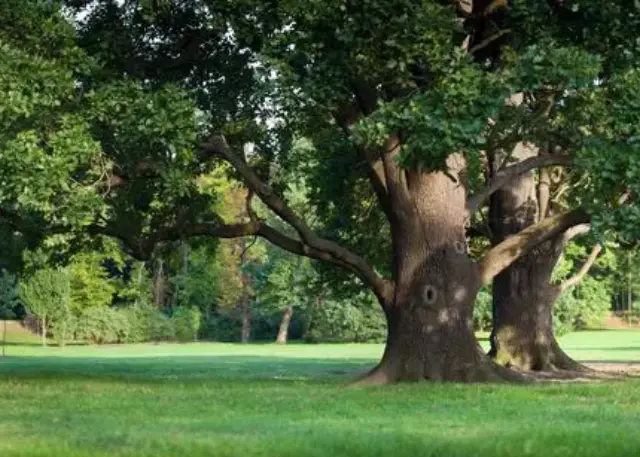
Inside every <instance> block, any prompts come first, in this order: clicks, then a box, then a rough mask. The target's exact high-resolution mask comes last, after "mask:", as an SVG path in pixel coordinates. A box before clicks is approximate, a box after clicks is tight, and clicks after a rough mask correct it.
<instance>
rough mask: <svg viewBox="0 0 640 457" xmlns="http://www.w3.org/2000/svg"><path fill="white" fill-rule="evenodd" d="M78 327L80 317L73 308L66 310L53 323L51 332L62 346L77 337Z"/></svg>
mask: <svg viewBox="0 0 640 457" xmlns="http://www.w3.org/2000/svg"><path fill="white" fill-rule="evenodd" d="M77 329H78V318H77V317H76V316H75V315H74V314H73V313H72V312H71V310H64V312H62V313H60V314H59V315H58V316H56V319H54V320H53V322H52V323H51V334H52V335H53V338H54V339H55V340H56V343H58V346H61V347H62V346H64V345H66V344H67V343H68V342H70V341H73V340H74V339H75V335H76V330H77Z"/></svg>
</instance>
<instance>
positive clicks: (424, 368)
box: [360, 156, 519, 384]
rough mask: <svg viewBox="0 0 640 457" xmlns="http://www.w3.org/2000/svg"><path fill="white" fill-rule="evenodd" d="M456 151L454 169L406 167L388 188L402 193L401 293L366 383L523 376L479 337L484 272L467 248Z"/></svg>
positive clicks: (397, 231)
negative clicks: (476, 322) (476, 324)
mask: <svg viewBox="0 0 640 457" xmlns="http://www.w3.org/2000/svg"><path fill="white" fill-rule="evenodd" d="M452 157H453V158H452V160H450V162H451V163H450V174H451V176H447V175H445V174H443V173H430V174H420V173H415V174H407V175H406V176H405V177H404V179H403V182H400V183H398V187H399V188H396V189H391V190H392V191H393V192H394V193H395V195H396V199H397V200H396V202H394V203H395V204H394V208H396V212H395V218H394V219H392V221H391V222H392V223H391V228H392V234H393V252H394V259H393V261H394V262H393V264H394V270H395V271H394V278H395V282H396V288H395V290H396V292H395V296H394V298H393V302H392V303H387V304H385V306H384V308H385V310H386V315H387V322H388V336H387V344H386V348H385V352H384V355H383V357H382V360H381V362H380V364H379V365H378V366H377V367H376V368H375V369H374V370H373V371H372V372H371V373H369V374H368V375H367V376H366V377H364V378H363V379H362V380H361V381H360V383H361V384H386V383H390V382H398V381H418V380H432V381H464V382H483V381H499V380H504V379H509V380H517V379H519V377H518V375H517V374H515V373H513V372H511V371H509V370H507V369H505V368H504V367H500V366H499V365H497V364H495V363H493V362H492V361H491V360H490V359H489V358H488V357H487V356H486V355H485V354H484V353H483V351H482V349H481V347H480V345H479V344H478V342H477V340H476V338H475V336H474V332H473V325H472V310H473V303H474V300H475V297H476V294H477V292H478V290H479V288H480V275H479V269H478V266H477V265H476V264H475V263H474V262H472V260H471V259H470V258H469V256H468V253H467V245H466V238H465V226H464V222H465V217H466V208H465V186H464V184H463V183H462V182H461V179H462V178H461V176H460V174H459V172H460V171H462V168H461V167H462V164H461V163H456V161H458V162H460V161H461V159H459V158H455V156H452ZM388 175H389V173H388ZM396 177H398V176H396ZM452 177H453V178H454V179H452ZM404 180H406V181H404ZM392 184H393V183H390V185H392ZM400 186H405V187H400ZM392 195H394V194H393V193H392Z"/></svg>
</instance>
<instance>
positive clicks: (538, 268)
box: [489, 240, 584, 371]
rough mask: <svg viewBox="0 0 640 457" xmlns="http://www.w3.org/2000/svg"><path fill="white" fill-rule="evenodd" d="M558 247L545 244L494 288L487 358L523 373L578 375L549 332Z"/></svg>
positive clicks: (502, 276)
mask: <svg viewBox="0 0 640 457" xmlns="http://www.w3.org/2000/svg"><path fill="white" fill-rule="evenodd" d="M561 249H562V242H561V241H559V240H554V241H553V242H549V243H545V244H544V245H542V246H541V247H540V248H539V249H536V250H535V251H534V252H532V253H531V254H529V255H526V256H525V257H523V258H522V259H519V260H518V261H516V262H515V263H514V264H513V265H512V266H511V267H509V268H508V269H507V270H505V271H504V272H503V273H501V274H500V275H498V276H497V277H496V279H495V280H494V284H493V305H494V308H493V312H494V315H493V321H494V327H493V331H492V332H491V350H490V352H489V355H490V356H491V357H493V358H494V359H495V360H496V362H498V363H500V364H502V365H506V366H509V367H514V368H518V369H522V370H534V371H548V370H576V371H577V370H582V369H584V367H583V366H582V365H581V364H579V363H578V362H576V361H574V360H573V359H571V358H570V357H569V356H568V355H567V354H566V353H565V352H564V351H563V350H562V349H561V348H560V345H559V344H558V342H557V340H556V338H555V335H554V333H553V306H554V304H555V301H556V299H557V298H558V296H559V294H560V288H559V287H557V286H553V285H551V284H550V281H551V273H552V271H553V267H554V265H555V263H556V262H557V260H558V256H559V252H560V251H561Z"/></svg>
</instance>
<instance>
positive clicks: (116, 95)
mask: <svg viewBox="0 0 640 457" xmlns="http://www.w3.org/2000/svg"><path fill="white" fill-rule="evenodd" d="M69 3H73V6H75V7H79V8H83V4H86V3H87V2H77V1H74V2H69ZM559 3H560V2H558V4H556V2H553V1H552V2H549V3H547V2H534V3H530V2H515V6H516V7H514V8H513V9H511V8H510V7H507V5H506V2H501V1H497V2H485V1H474V2H460V3H459V4H458V3H454V2H445V1H436V0H429V1H428V0H423V1H418V2H415V1H407V0H394V1H372V2H367V4H366V7H364V6H363V4H362V2H351V1H341V2H338V3H331V4H329V3H327V2H324V1H311V2H305V3H304V4H301V3H299V2H288V1H283V2H258V1H252V0H246V1H242V2H238V1H228V2H225V1H222V2H208V1H205V0H201V1H192V2H162V3H156V2H144V3H143V2H141V3H138V2H135V1H132V2H124V3H122V4H119V3H116V2H112V1H103V2H97V3H96V4H92V5H91V8H89V9H88V10H86V11H84V14H83V19H82V24H81V39H80V43H81V46H82V48H84V50H85V52H86V53H87V54H88V55H89V56H90V59H91V60H92V61H95V62H99V63H100V65H99V66H91V67H90V68H88V69H87V71H86V72H85V73H84V74H83V75H82V77H80V76H79V77H78V78H77V81H79V83H80V84H79V87H80V88H82V89H83V90H82V93H81V94H80V100H81V101H82V102H83V103H82V104H81V106H82V108H83V109H84V111H83V113H85V119H86V122H87V123H88V124H89V125H90V126H91V130H90V131H91V135H92V138H93V139H94V140H95V141H97V142H98V143H99V145H100V147H99V148H98V151H99V155H98V157H100V158H105V159H106V163H108V164H109V165H110V166H109V167H105V168H104V173H103V174H102V176H100V177H99V178H100V179H98V184H97V185H95V186H93V187H90V189H97V191H96V194H97V195H99V197H100V200H99V202H100V205H96V206H97V207H95V208H94V207H91V208H89V210H91V211H93V213H92V212H91V211H88V210H87V209H86V208H84V207H83V208H82V210H83V211H82V212H81V211H80V210H79V209H76V210H75V211H74V212H72V213H70V214H73V215H77V214H78V213H81V214H82V215H83V217H82V218H79V217H75V218H73V219H70V218H67V219H61V218H60V217H58V218H54V217H51V215H50V214H49V213H47V212H46V211H44V209H42V208H36V210H37V216H38V217H40V218H42V219H45V220H46V221H47V223H46V224H40V225H39V228H40V230H44V231H45V232H46V231H69V230H71V231H73V232H74V233H76V234H78V235H79V236H82V235H83V234H89V235H95V234H105V235H109V236H113V237H116V238H118V239H120V240H121V241H122V242H123V244H124V245H125V246H127V247H128V249H129V250H130V252H131V253H132V254H134V255H136V256H137V257H140V258H148V257H149V256H150V255H151V254H152V252H153V249H154V247H155V246H157V245H158V244H159V243H162V242H165V241H171V240H178V239H181V238H186V237H193V236H209V237H220V238H235V237H242V236H259V237H262V238H265V239H266V240H268V241H270V242H272V243H273V244H275V245H277V246H279V247H281V248H283V249H285V250H288V251H290V252H292V253H294V254H298V255H302V256H307V257H310V258H313V259H318V260H322V261H324V262H326V263H328V264H331V265H333V266H337V267H341V268H342V269H345V270H347V271H349V272H351V273H352V274H354V275H355V276H356V277H357V278H358V279H359V281H360V282H361V284H362V287H365V288H367V289H369V290H371V291H372V292H373V293H374V294H375V296H376V298H377V299H378V301H379V303H380V305H381V307H382V308H383V309H384V312H385V314H386V317H387V322H388V338H387V345H386V349H385V353H384V356H383V358H382V360H381V362H380V364H379V365H378V366H377V367H376V368H375V369H374V370H373V371H372V372H371V373H370V374H369V375H368V376H367V377H366V378H365V379H364V380H363V381H364V382H373V383H387V382H396V381H405V380H421V379H429V380H452V381H484V380H498V379H518V378H519V376H518V375H516V374H515V373H513V372H511V371H509V370H507V369H505V368H502V367H500V366H499V365H497V364H495V363H493V362H492V361H491V360H490V359H489V358H488V357H487V356H486V355H485V354H484V353H483V351H482V349H481V347H480V346H479V344H478V343H477V341H476V339H475V336H474V334H473V329H472V308H473V302H474V300H475V297H476V295H477V293H478V290H479V289H480V287H481V286H482V285H483V284H488V283H489V282H490V281H491V280H492V279H493V278H494V277H495V276H496V275H497V274H499V273H500V272H501V271H502V270H504V269H505V268H507V267H508V266H509V265H510V264H511V263H512V262H513V261H515V260H516V259H517V258H518V257H520V256H521V255H523V254H525V253H526V252H527V251H529V250H530V249H532V248H534V247H536V246H538V245H540V244H541V243H544V242H547V241H549V240H553V239H555V238H556V237H558V236H560V235H562V234H563V233H564V232H565V231H566V230H568V229H569V228H571V227H573V226H576V225H579V224H582V223H585V222H587V221H589V219H590V216H589V214H590V213H591V214H593V213H595V212H598V213H599V214H608V213H606V211H605V210H606V207H607V205H608V204H609V203H610V201H611V195H612V192H613V191H616V190H619V189H620V187H621V185H620V183H617V185H616V186H615V188H611V189H610V188H607V191H606V193H605V194H603V195H604V196H606V198H600V199H596V200H595V201H594V202H590V201H589V200H587V199H586V198H585V199H584V200H583V201H581V200H576V201H575V204H573V205H572V209H570V210H567V211H560V212H557V213H555V214H553V215H551V216H550V217H547V218H544V219H543V220H540V221H537V222H535V223H533V224H531V225H529V226H527V227H523V228H522V229H518V230H517V231H516V232H514V233H512V234H509V235H510V236H509V237H507V238H505V239H504V240H503V241H501V242H500V243H498V244H496V245H495V246H493V247H492V248H491V249H490V250H488V252H486V254H485V255H484V256H483V257H482V259H480V260H479V261H474V260H473V259H472V258H471V257H470V255H469V252H468V248H467V238H466V235H467V233H466V232H467V228H468V226H469V225H470V224H471V223H472V221H473V219H474V216H473V215H474V213H476V211H477V210H478V209H479V208H481V207H482V205H483V203H484V202H485V201H486V200H487V198H488V197H490V196H491V195H492V194H493V193H494V192H496V191H498V190H500V189H502V188H503V187H504V186H505V185H507V184H509V183H510V182H511V181H512V180H513V179H514V178H517V177H519V176H522V175H523V174H525V173H527V172H529V171H531V170H533V169H536V168H538V167H544V166H550V165H567V164H573V166H574V168H575V169H576V176H577V175H584V176H590V177H591V176H595V177H596V178H593V179H590V180H589V181H588V185H587V187H588V188H583V189H581V190H582V191H583V193H584V194H585V195H593V193H594V192H597V191H598V190H599V189H600V188H601V187H603V186H606V185H607V179H610V178H607V177H606V176H605V175H603V174H602V173H601V170H602V166H601V164H600V168H598V167H594V166H593V163H594V162H597V161H600V162H602V161H603V160H604V159H603V157H605V154H604V153H605V152H609V151H610V150H612V148H614V150H615V151H620V153H619V154H618V156H616V160H617V161H618V162H619V163H618V162H615V164H614V167H622V166H624V163H623V162H624V160H625V159H624V157H625V156H624V154H623V153H622V151H624V150H627V151H632V152H634V153H637V146H636V143H633V141H632V140H631V139H632V138H634V136H633V135H634V134H635V133H632V135H631V136H629V135H628V131H629V130H630V128H629V122H631V123H632V125H635V124H633V122H635V121H636V120H637V119H636V117H637V114H634V113H635V111H634V110H633V106H634V103H635V102H634V101H633V100H631V101H630V100H629V98H628V97H629V96H630V95H631V96H634V95H633V94H634V92H633V91H632V90H631V88H637V87H638V84H637V83H638V81H637V72H636V73H633V72H632V71H630V72H628V73H623V74H621V75H619V76H618V77H617V79H616V78H612V79H611V81H605V82H604V84H603V85H598V84H595V81H596V79H597V77H598V74H599V69H600V66H599V63H598V57H597V55H596V53H595V52H590V51H589V50H587V49H584V48H582V47H580V46H572V45H568V44H566V43H564V42H562V41H558V40H554V39H553V35H552V34H551V35H549V34H540V35H538V36H539V38H536V37H537V35H536V34H535V33H529V34H528V35H523V36H525V38H526V39H519V38H518V35H516V34H515V33H512V32H514V31H515V30H519V31H520V30H521V31H523V32H526V31H527V30H529V31H531V30H534V29H535V28H536V27H543V28H544V27H547V25H546V18H547V17H553V18H554V19H556V20H557V21H558V22H559V23H560V24H561V25H562V24H567V25H570V24H572V23H573V22H572V21H573V20H574V19H573V17H572V16H569V17H568V18H567V17H566V16H565V14H564V13H565V11H564V8H565V7H564V6H562V7H560V6H559ZM149 5H151V6H149ZM154 5H155V6H154ZM158 5H160V6H158ZM578 7H579V5H578ZM509 15H511V16H509ZM503 17H510V19H511V25H512V27H511V28H510V29H507V30H503V29H500V28H499V24H500V20H501V18H503ZM496 24H498V26H496ZM517 27H519V29H518V28H517ZM512 35H513V36H514V37H513V38H510V39H507V37H511V36H512ZM550 36H551V38H550ZM16 46H18V45H17V44H16ZM550 70H553V71H550ZM625 83H628V84H629V86H625ZM550 84H551V85H553V87H562V88H563V91H562V93H561V95H562V98H561V101H559V102H558V103H557V104H556V109H557V110H558V111H559V112H561V114H562V115H561V116H559V117H554V118H552V117H550V116H548V115H547V114H546V112H547V111H548V105H549V103H550V98H549V97H548V96H545V95H547V94H546V93H545V92H546V90H545V88H546V87H547V86H549V85H550ZM625 91H626V92H625ZM540 92H542V94H540ZM87 93H88V94H89V95H86V94H87ZM528 93H535V94H536V97H535V99H534V101H533V102H531V103H527V104H520V105H519V108H516V109H514V107H513V105H512V104H510V103H506V101H507V100H510V99H512V97H513V96H514V95H515V94H528ZM636 93H637V91H636ZM541 95H542V96H541ZM635 97H636V98H637V94H636V95H635ZM609 99H612V100H614V101H615V103H614V104H613V105H612V106H609V105H607V104H606V103H604V101H605V100H609ZM193 101H195V103H193ZM591 102H594V103H598V110H597V111H596V110H595V109H593V108H591V107H590V103H591ZM634 116H636V117H634ZM622 119H624V122H623V121H622ZM594 121H597V122H595V123H594ZM591 124H593V125H595V126H597V127H598V128H594V129H589V128H588V126H589V125H591ZM633 128H635V127H632V128H631V130H632V129H633ZM634 132H635V131H634ZM558 133H563V134H564V133H568V134H569V138H568V142H569V146H570V147H569V148H567V147H563V148H559V149H552V150H549V153H548V154H545V155H540V156H535V157H530V158H527V159H524V160H521V161H519V162H515V163H514V162H511V161H505V162H504V166H502V167H500V169H499V170H496V172H495V174H494V175H493V176H491V179H490V180H488V181H487V182H485V183H483V182H482V179H481V175H482V172H483V170H484V168H485V167H486V166H487V162H488V161H487V158H488V155H487V151H488V148H489V147H490V148H492V149H495V150H496V151H499V152H500V153H501V154H507V155H509V154H510V151H512V150H514V148H515V147H516V145H517V144H519V143H522V142H531V143H533V144H536V145H539V144H542V143H543V142H545V141H548V140H549V139H550V138H551V137H553V136H554V135H557V134H558ZM621 133H625V134H626V135H627V136H625V137H624V139H622V140H621V139H620V134H621ZM295 137H298V138H306V139H307V141H306V143H305V145H303V146H300V145H297V144H295V143H292V142H291V141H290V140H291V138H295ZM563 137H564V135H563ZM203 138H204V140H203ZM247 143H252V144H253V151H252V152H251V153H250V154H249V153H248V152H249V151H246V150H245V147H244V146H245V145H246V144H247ZM616 148H617V149H616ZM53 152H54V153H55V152H56V151H55V150H54V151H53ZM585 159H588V160H585ZM592 159H594V160H592ZM219 161H224V162H226V163H228V164H229V165H230V166H231V169H232V176H233V177H235V178H236V179H238V180H239V181H241V182H242V183H243V184H244V185H245V186H246V187H247V189H248V193H247V198H246V206H247V207H246V211H245V212H244V216H243V218H242V220H238V221H236V222H229V221H225V220H224V218H222V217H221V216H220V215H219V214H216V213H215V212H213V211H211V208H212V207H213V205H212V201H214V200H215V199H216V198H220V196H219V194H218V193H216V192H215V191H213V192H203V190H202V188H201V186H199V182H200V181H199V179H200V178H201V176H202V175H204V174H207V173H209V172H210V171H211V170H212V167H213V166H214V165H215V164H217V163H218V162H219ZM604 161H605V163H607V164H609V161H608V159H607V160H604ZM608 166H609V165H607V167H608ZM65 171H66V173H67V174H66V175H63V177H69V178H74V181H73V182H77V181H78V178H82V177H81V176H80V177H79V176H78V175H77V174H73V173H69V171H68V170H65ZM616 171H619V168H616ZM290 176H297V177H304V178H305V180H306V181H307V184H308V186H309V189H310V190H309V194H310V195H309V198H310V200H311V201H312V202H313V203H314V204H315V205H316V206H317V207H318V208H323V209H325V210H326V214H325V213H322V216H323V217H324V221H323V224H319V225H318V224H315V225H313V227H314V228H313V229H312V224H310V222H309V221H308V220H306V217H305V216H308V215H307V214H299V213H297V212H296V211H294V209H293V207H292V206H291V205H290V204H289V203H288V202H287V199H286V198H285V197H284V196H283V193H282V188H283V182H284V181H286V179H287V178H288V177H290ZM31 179H34V180H39V179H40V176H33V177H31ZM38 182H41V181H38ZM83 182H84V181H83ZM87 182H88V181H87ZM45 187H46V186H45ZM596 195H597V194H596ZM255 198H258V199H260V200H261V202H262V203H263V204H264V205H265V206H266V207H267V208H269V209H270V210H271V211H272V212H273V213H275V214H276V215H277V216H278V217H279V218H280V219H281V221H282V222H283V223H284V225H285V227H277V226H276V225H275V224H270V223H268V222H266V221H265V220H264V219H263V218H260V217H259V216H258V214H256V212H255V211H254V210H253V208H252V205H251V203H252V201H253V199H255ZM6 201H7V200H4V201H0V202H3V203H4V202H6ZM92 201H93V200H92ZM629 208H632V209H633V207H632V206H629ZM11 209H12V212H11V213H9V211H4V212H3V217H4V218H5V220H7V221H13V222H12V223H13V224H14V225H15V226H16V227H18V228H22V229H25V228H32V227H33V226H32V225H29V224H25V220H24V218H25V217H26V219H27V222H28V221H30V220H32V219H33V216H32V215H30V214H25V212H24V211H20V210H21V208H15V207H12V208H11ZM633 211H635V209H633ZM16 213H18V214H17V215H16ZM87 214H89V215H91V216H92V217H91V218H89V216H88V215H87ZM634 214H635V213H634ZM9 216H11V217H14V216H15V217H14V218H13V219H9ZM325 216H326V217H325ZM88 219H90V220H88ZM625 220H627V221H628V220H630V218H626V219H625ZM608 221H609V219H607V218H601V222H602V224H600V225H601V226H602V227H605V226H606V224H607V223H608ZM618 222H619V221H618ZM592 223H593V224H594V225H598V221H592ZM384 234H388V238H387V240H386V242H380V241H379V240H380V238H381V237H380V235H384ZM376 240H377V241H376ZM356 252H361V253H362V255H359V254H357V253H356ZM365 257H366V259H365Z"/></svg>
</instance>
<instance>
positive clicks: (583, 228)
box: [562, 224, 591, 245]
mask: <svg viewBox="0 0 640 457" xmlns="http://www.w3.org/2000/svg"><path fill="white" fill-rule="evenodd" d="M589 230H591V225H590V224H580V225H576V226H575V227H571V228H570V229H569V230H567V231H566V232H564V236H563V237H562V244H563V245H566V244H567V243H568V242H569V241H571V240H572V239H574V238H575V237H577V236H580V235H585V234H587V233H589Z"/></svg>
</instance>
